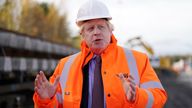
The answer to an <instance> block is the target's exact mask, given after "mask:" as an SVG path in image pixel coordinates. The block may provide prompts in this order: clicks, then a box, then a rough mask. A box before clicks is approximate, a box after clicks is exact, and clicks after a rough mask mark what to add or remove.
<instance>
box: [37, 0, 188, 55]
mask: <svg viewBox="0 0 192 108" xmlns="http://www.w3.org/2000/svg"><path fill="white" fill-rule="evenodd" d="M40 1H42V0H40ZM44 1H54V2H55V4H56V5H57V6H58V7H60V9H61V10H62V11H61V12H63V11H66V10H67V11H66V12H67V14H68V23H69V24H70V28H71V31H72V33H73V35H76V34H78V28H77V26H76V25H75V19H76V15H77V11H78V8H79V7H80V5H81V4H82V3H84V2H85V1H86V0H63V2H62V0H44ZM102 1H103V2H104V3H106V5H107V6H108V8H109V11H110V13H111V15H112V17H113V19H112V23H113V24H114V26H115V31H114V34H115V36H116V38H117V39H118V44H119V45H122V46H124V45H125V42H126V40H128V39H130V38H132V37H135V36H142V38H143V40H145V41H146V42H148V43H149V44H150V45H151V46H152V47H153V49H154V51H155V53H156V54H157V55H175V54H188V53H190V54H192V0H102ZM64 3H65V4H64ZM66 4H67V5H66ZM63 5H65V6H67V7H65V8H62V7H61V6H63Z"/></svg>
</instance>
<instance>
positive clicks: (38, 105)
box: [33, 63, 62, 108]
mask: <svg viewBox="0 0 192 108" xmlns="http://www.w3.org/2000/svg"><path fill="white" fill-rule="evenodd" d="M60 65H61V63H59V64H58V65H57V67H56V69H55V71H54V73H53V75H52V76H51V77H50V80H49V82H50V83H51V84H52V83H53V82H54V81H55V78H56V77H57V76H58V75H60V73H61V71H60ZM59 94H61V88H60V85H58V87H57V90H56V93H55V95H54V96H53V97H52V98H51V99H41V98H40V97H39V96H38V94H37V93H36V92H35V93H34V95H33V101H34V108H60V107H61V106H62V104H61V103H59V100H58V97H60V96H58V95H59ZM61 96H62V94H61Z"/></svg>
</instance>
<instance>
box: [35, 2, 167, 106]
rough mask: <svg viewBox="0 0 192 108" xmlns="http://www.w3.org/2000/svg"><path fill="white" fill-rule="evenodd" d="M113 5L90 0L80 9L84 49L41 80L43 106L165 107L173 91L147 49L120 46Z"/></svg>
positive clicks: (37, 96)
mask: <svg viewBox="0 0 192 108" xmlns="http://www.w3.org/2000/svg"><path fill="white" fill-rule="evenodd" d="M111 19H112V17H111V16H110V14H109V12H108V9H107V7H106V6H105V4H103V3H102V2H100V1H97V0H89V1H88V2H87V3H85V4H84V5H83V6H82V7H81V8H80V9H79V11H78V15H77V20H76V23H77V25H78V26H79V27H80V34H81V36H82V39H83V40H82V43H81V52H79V53H77V54H74V55H72V56H69V57H66V58H63V59H61V60H60V62H59V63H58V65H57V67H56V69H55V72H54V73H53V75H52V76H51V78H50V82H49V81H48V80H47V79H46V77H45V75H44V73H43V72H42V71H40V73H39V74H38V75H37V76H36V79H35V94H34V96H33V99H34V104H35V107H38V108H47V107H48V108H55V107H57V108H130V107H132V108H152V107H153V108H162V107H163V105H164V104H165V102H166V99H167V95H166V92H165V90H164V89H163V87H162V85H161V83H160V81H159V79H158V77H157V75H156V74H155V72H154V70H153V69H152V67H151V65H150V63H149V59H148V58H147V56H146V55H145V54H143V53H140V52H137V51H134V50H128V49H125V48H122V47H120V46H117V41H116V39H115V36H114V35H113V33H112V31H113V25H112V24H111V23H110V22H109V20H111Z"/></svg>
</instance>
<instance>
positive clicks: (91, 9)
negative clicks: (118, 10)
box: [76, 0, 112, 26]
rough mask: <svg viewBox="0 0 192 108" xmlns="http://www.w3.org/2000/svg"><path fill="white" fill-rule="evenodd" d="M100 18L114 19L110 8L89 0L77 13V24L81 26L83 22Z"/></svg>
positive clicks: (95, 0) (94, 0)
mask: <svg viewBox="0 0 192 108" xmlns="http://www.w3.org/2000/svg"><path fill="white" fill-rule="evenodd" d="M98 18H106V19H107V20H111V19H112V17H111V15H110V13H109V11H108V8H107V6H106V5H105V4H104V3H102V2H100V1H98V0H89V1H88V2H86V3H85V4H83V5H82V6H81V7H80V9H79V11H78V13H77V19H76V24H77V25H78V26H80V25H81V24H82V22H83V21H86V20H91V19H98Z"/></svg>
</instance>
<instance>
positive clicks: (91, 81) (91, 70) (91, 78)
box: [88, 55, 106, 108]
mask: <svg viewBox="0 0 192 108" xmlns="http://www.w3.org/2000/svg"><path fill="white" fill-rule="evenodd" d="M95 58H96V55H94V56H93V58H92V59H91V61H90V62H89V97H88V108H92V92H93V84H94V69H95V64H96V61H95ZM104 103H105V98H104ZM104 108H106V105H105V104H104Z"/></svg>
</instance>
